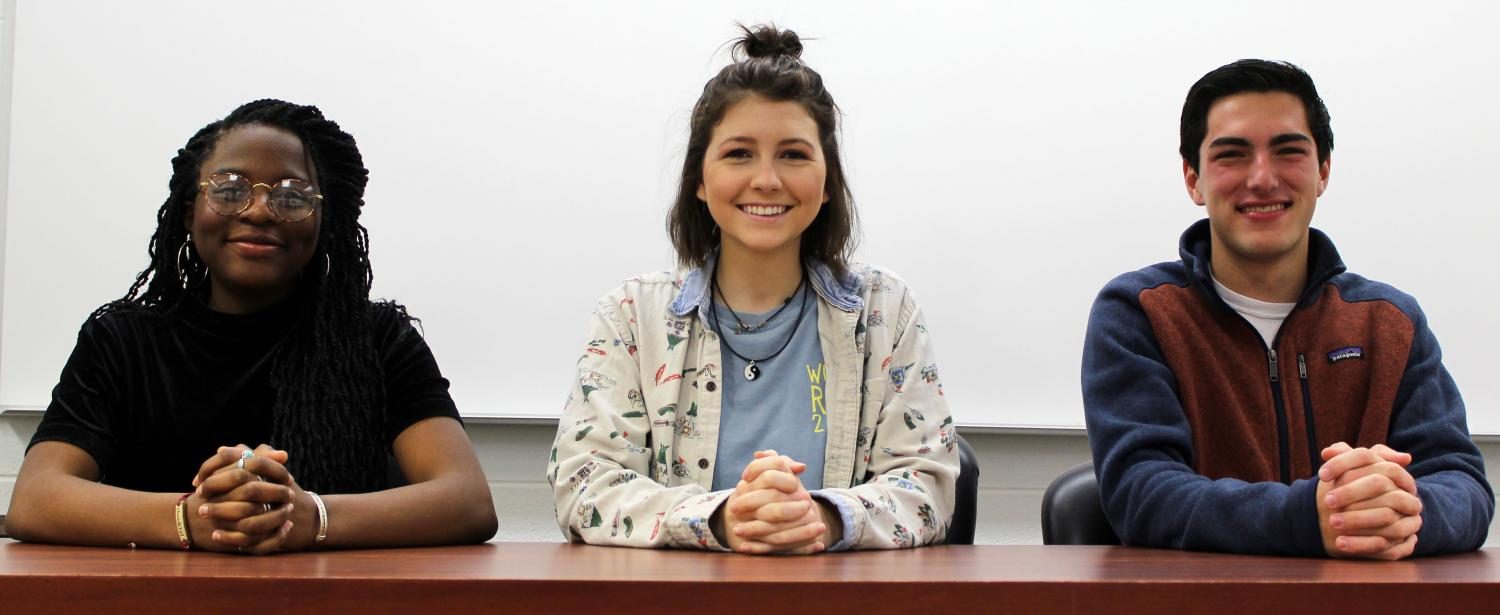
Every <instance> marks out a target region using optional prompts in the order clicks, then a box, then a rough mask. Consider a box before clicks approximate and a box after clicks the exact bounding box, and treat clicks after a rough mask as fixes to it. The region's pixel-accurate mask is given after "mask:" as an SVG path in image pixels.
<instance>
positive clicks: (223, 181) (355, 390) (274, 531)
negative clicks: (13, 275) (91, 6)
mask: <svg viewBox="0 0 1500 615" xmlns="http://www.w3.org/2000/svg"><path fill="white" fill-rule="evenodd" d="M368 176H369V173H368V171H367V170H366V169H365V168H364V163H363V159H362V157H361V156H360V153H359V149H358V148H357V147H356V145H355V142H354V139H353V137H351V136H349V134H347V133H345V132H344V131H343V130H341V129H340V128H339V126H338V124H335V123H334V122H332V121H330V120H328V119H326V118H325V117H323V114H322V113H321V112H320V111H319V110H318V109H317V108H316V107H311V106H304V105H296V104H292V103H287V102H283V101H277V100H258V101H255V102H251V103H248V104H245V105H243V106H241V107H240V108H238V109H236V110H234V112H232V113H230V114H229V116H227V117H225V118H224V119H223V120H220V121H216V122H213V123H211V124H209V125H208V126H205V127H204V128H203V129H202V130H200V131H198V133H197V134H195V135H194V136H193V138H192V139H191V140H189V141H188V143H187V145H186V146H184V147H183V148H182V149H181V150H180V151H179V152H178V154H177V156H176V157H175V158H173V160H172V180H171V183H170V185H169V189H170V195H169V196H168V197H167V200H166V202H165V203H164V204H162V206H161V209H160V210H159V211H158V213H157V229H156V234H155V235H154V236H153V237H152V239H151V244H150V248H149V250H148V251H149V253H150V256H151V261H150V264H149V265H148V266H147V267H146V269H145V270H144V271H142V272H141V273H140V274H139V275H138V276H137V277H136V280H135V283H134V284H132V285H131V287H130V290H129V292H127V293H126V294H125V296H124V297H123V298H121V299H119V300H117V301H114V302H111V303H109V304H107V305H105V306H103V307H101V308H99V309H98V310H96V311H95V312H94V313H93V314H92V315H91V316H90V317H89V319H88V320H87V322H85V323H84V326H83V328H82V330H81V331H80V332H79V335H78V343H77V346H76V347H75V348H74V350H73V354H72V356H71V357H70V358H69V359H68V363H67V365H66V367H64V369H63V374H62V377H61V380H60V382H59V384H58V385H57V387H56V388H55V389H54V390H53V397H52V402H51V404H50V406H49V407H48V409H47V412H46V414H45V415H44V417H43V419H42V423H41V425H40V426H39V427H38V429H37V431H36V435H35V436H34V437H33V439H32V442H31V445H30V447H29V449H28V451H27V454H26V459H25V462H24V463H23V465H22V467H21V471H20V473H19V476H18V477H17V480H16V487H15V491H14V494H13V496H12V501H11V505H10V516H9V518H8V519H7V521H6V525H7V529H9V530H10V532H11V534H12V535H14V536H15V537H17V538H19V539H21V540H29V541H37V542H57V543H71V544H89V545H118V546H126V545H130V546H142V547H163V548H194V549H205V550H210V551H226V552H241V553H256V554H261V553H272V552H277V551H286V550H303V549H312V548H337V547H356V546H379V545H385V546H397V545H423V544H447V543H462V542H480V541H483V540H487V539H488V538H490V537H491V536H493V535H494V532H495V528H496V518H495V512H494V507H493V504H492V503H491V500H490V495H489V489H488V485H487V483H486V481H485V479H484V474H483V471H482V470H481V469H480V467H479V463H478V460H477V459H476V457H475V455H474V452H473V449H472V447H471V445H470V444H469V441H468V438H467V436H466V435H465V433H464V430H463V426H462V424H461V423H460V422H459V421H458V420H457V419H458V412H457V409H456V408H455V407H454V404H453V401H452V399H451V398H450V397H449V395H448V382H447V380H445V379H444V378H443V377H442V375H441V373H440V372H439V371H438V368H437V363H436V362H435V361H434V359H433V357H432V353H431V351H430V350H429V349H428V348H427V345H426V343H425V342H424V341H423V340H422V338H421V336H420V335H418V333H417V331H416V330H415V329H414V328H413V327H412V322H413V321H414V320H415V319H413V318H411V317H410V316H408V315H407V313H406V309H405V308H404V307H402V306H401V305H399V304H396V303H392V302H371V301H370V299H369V293H370V284H371V281H372V279H373V276H372V274H371V270H370V261H369V251H368V234H367V233H366V231H365V228H364V227H363V226H362V225H361V224H360V222H359V215H360V210H361V208H362V207H363V205H364V189H365V184H366V182H367V180H368ZM247 443H250V444H256V445H257V446H256V447H255V448H253V449H252V448H250V447H249V446H248V445H247ZM392 456H393V457H394V460H395V464H396V467H393V468H388V467H387V464H388V461H387V460H388V459H390V458H391V457H392ZM388 472H390V473H392V474H394V473H395V472H400V474H402V475H404V478H405V479H406V481H409V483H410V484H409V485H406V486H402V487H396V488H387V487H388V484H387V482H388V480H387V476H388ZM318 493H322V494H326V495H322V496H320V495H317V494H318ZM335 494H337V495H335Z"/></svg>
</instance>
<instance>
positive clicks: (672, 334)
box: [667, 318, 688, 352]
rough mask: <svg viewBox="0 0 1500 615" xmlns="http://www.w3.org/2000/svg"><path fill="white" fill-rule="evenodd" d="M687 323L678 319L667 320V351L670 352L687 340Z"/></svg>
mask: <svg viewBox="0 0 1500 615" xmlns="http://www.w3.org/2000/svg"><path fill="white" fill-rule="evenodd" d="M687 326H688V321H686V320H682V319H680V318H668V319H667V351H668V352H671V351H672V349H674V348H676V347H677V345H678V344H681V343H682V341H683V340H685V339H687Z"/></svg>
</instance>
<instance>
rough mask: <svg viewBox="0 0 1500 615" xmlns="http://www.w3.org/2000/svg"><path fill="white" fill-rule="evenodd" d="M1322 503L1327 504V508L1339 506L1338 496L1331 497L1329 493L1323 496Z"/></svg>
mask: <svg viewBox="0 0 1500 615" xmlns="http://www.w3.org/2000/svg"><path fill="white" fill-rule="evenodd" d="M1323 503H1324V504H1327V505H1328V507H1329V508H1338V507H1339V500H1338V498H1336V497H1333V494H1332V493H1330V494H1328V495H1327V496H1324V497H1323Z"/></svg>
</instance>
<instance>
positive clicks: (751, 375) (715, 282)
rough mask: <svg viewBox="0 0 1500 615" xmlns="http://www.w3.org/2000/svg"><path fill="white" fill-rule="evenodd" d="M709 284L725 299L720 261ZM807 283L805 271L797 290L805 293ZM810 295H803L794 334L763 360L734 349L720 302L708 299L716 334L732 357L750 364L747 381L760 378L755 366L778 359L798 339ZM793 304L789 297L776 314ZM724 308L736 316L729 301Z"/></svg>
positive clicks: (725, 300)
mask: <svg viewBox="0 0 1500 615" xmlns="http://www.w3.org/2000/svg"><path fill="white" fill-rule="evenodd" d="M709 283H710V284H711V285H712V288H713V292H715V293H718V295H719V297H721V298H723V297H724V292H723V291H721V290H719V262H718V261H714V269H713V273H711V274H710V275H709ZM806 283H807V270H805V269H804V270H803V271H802V280H801V281H799V282H798V283H797V290H798V291H803V288H802V287H803V285H805V284H806ZM808 294H810V293H807V292H803V293H802V303H801V305H800V306H799V307H798V308H797V320H796V322H793V323H792V333H791V334H790V335H788V336H786V341H784V342H782V343H781V348H778V349H776V352H773V353H771V354H769V355H767V356H765V357H763V358H760V359H752V358H750V357H747V356H745V355H742V354H740V353H739V351H738V350H735V349H734V346H733V345H731V344H730V343H729V337H728V336H726V335H724V330H723V329H724V327H723V325H722V324H721V323H720V322H719V302H717V301H714V300H713V297H709V298H708V299H709V301H708V309H709V312H710V313H711V314H712V315H713V317H714V333H717V334H719V339H721V340H724V347H725V348H728V349H729V353H730V354H732V355H734V356H736V357H739V359H740V360H741V361H745V362H746V363H748V364H747V365H745V380H755V379H756V378H759V377H760V367H758V366H756V365H755V364H756V363H763V362H766V361H770V360H771V359H774V358H776V355H779V354H781V351H783V350H786V347H787V346H790V345H791V343H792V338H794V337H797V328H798V327H801V326H802V314H803V312H806V311H807V295H808ZM791 304H792V300H791V298H790V297H788V298H787V300H786V302H785V303H782V304H781V308H780V309H777V310H776V314H780V313H781V310H782V309H786V306H788V305H791ZM724 306H725V307H727V308H729V313H731V314H734V306H732V305H729V299H727V298H725V299H724ZM776 314H772V315H771V318H775V317H776ZM734 318H735V320H736V321H738V320H739V315H738V314H735V317H734ZM771 318H767V319H766V322H763V323H761V324H759V325H757V326H756V329H759V328H760V327H764V326H765V325H766V323H769V322H771ZM740 324H741V325H744V323H743V322H741V323H740ZM741 332H742V333H743V331H741Z"/></svg>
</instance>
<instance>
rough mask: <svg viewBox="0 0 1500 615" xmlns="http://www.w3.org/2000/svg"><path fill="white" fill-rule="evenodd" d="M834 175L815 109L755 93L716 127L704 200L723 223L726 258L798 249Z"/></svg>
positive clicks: (702, 188)
mask: <svg viewBox="0 0 1500 615" xmlns="http://www.w3.org/2000/svg"><path fill="white" fill-rule="evenodd" d="M826 176H827V167H826V165H825V163H824V160H823V148H822V146H821V145H820V144H819V140H818V123H817V121H815V120H813V118H812V116H810V115H808V113H807V110H806V109H804V108H803V107H802V105H801V104H800V103H797V102H793V101H772V100H767V99H764V98H760V97H758V96H751V97H749V98H746V99H744V100H742V101H740V102H738V103H735V104H734V105H733V106H731V107H730V108H729V109H728V110H727V111H726V112H725V113H724V118H723V119H722V120H720V121H719V123H718V124H717V125H715V126H714V129H713V135H712V137H710V139H709V142H708V151H707V152H706V154H705V156H704V158H703V182H702V183H700V184H699V185H698V198H699V199H701V200H702V201H704V202H706V203H708V211H709V215H710V216H712V217H713V219H714V222H715V223H716V224H718V225H719V229H720V233H721V235H722V246H723V248H722V249H723V253H724V254H725V255H726V256H728V255H746V256H750V255H760V256H762V257H764V256H767V255H770V254H774V253H778V252H783V251H787V250H790V251H793V253H796V252H797V251H799V250H800V248H801V243H800V240H801V238H802V233H803V231H806V230H807V227H808V226H810V225H811V224H812V222H813V220H814V219H815V218H817V216H818V211H819V210H820V209H822V207H823V203H825V202H827V201H828V194H827V192H825V190H824V180H825V179H826ZM732 258H740V256H733V257H732Z"/></svg>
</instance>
